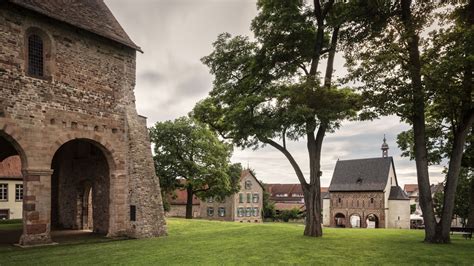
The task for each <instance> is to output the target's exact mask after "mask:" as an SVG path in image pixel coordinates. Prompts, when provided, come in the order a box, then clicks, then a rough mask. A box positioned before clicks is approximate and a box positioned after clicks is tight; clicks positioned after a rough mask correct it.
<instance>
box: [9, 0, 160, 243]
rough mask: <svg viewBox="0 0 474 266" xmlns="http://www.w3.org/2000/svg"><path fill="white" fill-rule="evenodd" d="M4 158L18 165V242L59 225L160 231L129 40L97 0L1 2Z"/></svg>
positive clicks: (110, 231)
mask: <svg viewBox="0 0 474 266" xmlns="http://www.w3.org/2000/svg"><path fill="white" fill-rule="evenodd" d="M0 47H1V50H0V161H4V160H6V159H8V158H9V157H10V156H15V155H18V156H19V157H20V159H21V169H22V174H23V180H24V181H23V184H24V185H23V235H22V237H21V239H20V244H21V245H36V244H48V243H51V242H52V241H53V240H52V239H51V236H50V231H51V230H52V229H55V228H68V229H87V228H92V229H93V230H94V231H95V232H100V233H103V234H106V235H107V236H111V237H113V236H129V237H136V238H142V237H153V236H160V235H163V234H165V233H166V229H165V228H166V227H165V220H164V215H163V206H162V200H161V193H160V187H159V182H158V179H157V178H156V176H155V171H154V165H153V159H152V155H151V149H150V142H149V139H148V133H147V128H146V118H144V117H141V116H139V115H138V114H137V111H136V108H135V96H134V87H135V61H136V52H137V51H140V48H139V47H138V46H137V45H136V44H134V43H133V42H132V41H131V40H130V38H129V37H128V35H127V34H126V33H125V31H124V30H123V29H122V28H121V26H120V25H119V23H118V22H117V21H116V19H115V18H114V16H113V15H112V13H111V12H110V10H109V9H108V8H107V6H106V5H105V4H104V2H103V1H102V0H70V1H64V0H29V1H24V0H6V1H0Z"/></svg>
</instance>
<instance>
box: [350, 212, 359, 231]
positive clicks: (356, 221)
mask: <svg viewBox="0 0 474 266" xmlns="http://www.w3.org/2000/svg"><path fill="white" fill-rule="evenodd" d="M349 221H350V224H351V227H352V228H360V226H361V225H360V221H361V218H360V215H359V214H352V215H351V217H350V218H349Z"/></svg>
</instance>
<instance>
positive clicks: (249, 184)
mask: <svg viewBox="0 0 474 266" xmlns="http://www.w3.org/2000/svg"><path fill="white" fill-rule="evenodd" d="M245 189H252V181H250V180H247V181H245Z"/></svg>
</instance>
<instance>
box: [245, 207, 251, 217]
mask: <svg viewBox="0 0 474 266" xmlns="http://www.w3.org/2000/svg"><path fill="white" fill-rule="evenodd" d="M245 216H247V217H250V216H252V208H250V207H248V208H247V209H245Z"/></svg>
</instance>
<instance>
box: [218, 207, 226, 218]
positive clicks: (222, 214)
mask: <svg viewBox="0 0 474 266" xmlns="http://www.w3.org/2000/svg"><path fill="white" fill-rule="evenodd" d="M224 216H225V208H224V207H219V217H224Z"/></svg>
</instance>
